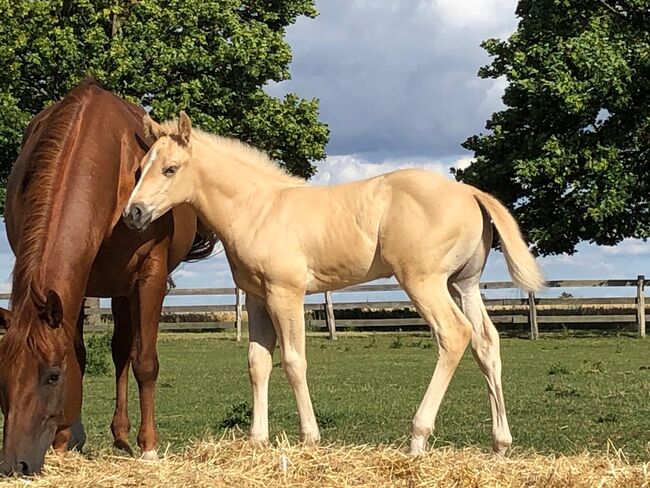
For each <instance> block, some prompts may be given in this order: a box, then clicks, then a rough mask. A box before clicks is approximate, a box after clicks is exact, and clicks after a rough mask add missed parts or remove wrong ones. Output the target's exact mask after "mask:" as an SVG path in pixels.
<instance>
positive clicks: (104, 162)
mask: <svg viewBox="0 0 650 488" xmlns="http://www.w3.org/2000/svg"><path fill="white" fill-rule="evenodd" d="M143 114H144V110H143V109H142V108H140V107H137V106H135V105H133V104H131V103H128V102H126V101H124V100H122V99H120V98H118V97H117V96H115V95H113V94H112V93H110V92H108V91H105V90H103V89H101V88H100V87H98V86H97V84H96V83H95V82H94V80H92V79H88V80H85V81H84V82H82V83H81V84H80V85H79V86H77V87H76V88H75V89H73V90H72V91H71V92H70V93H69V94H68V95H67V96H66V97H65V98H64V99H63V100H62V101H60V102H58V103H56V104H55V105H52V106H51V107H49V108H47V109H45V110H43V111H42V112H41V113H39V114H38V115H37V116H36V117H35V118H34V119H33V120H32V121H31V123H30V124H29V126H28V128H27V131H26V134H25V136H24V139H23V143H22V147H21V151H20V154H19V156H18V159H17V160H16V162H15V165H14V167H13V170H12V172H11V175H10V177H9V182H8V187H7V203H6V215H5V218H6V227H7V234H8V238H9V242H10V244H11V247H12V249H13V251H14V254H15V255H16V263H15V267H14V270H13V283H12V295H11V311H8V310H4V309H0V325H3V326H4V327H5V328H6V334H5V336H4V338H3V339H2V340H1V341H0V401H1V403H2V411H3V413H4V437H3V452H4V464H3V467H2V468H3V471H4V472H11V471H13V472H18V473H23V474H30V473H34V472H38V471H39V470H40V469H41V467H42V465H43V462H44V456H45V452H46V450H47V449H48V447H49V446H50V445H52V444H54V447H55V449H59V450H61V449H65V448H66V447H67V446H68V444H69V443H70V444H72V443H75V442H79V441H78V440H73V439H71V436H72V434H71V429H70V427H71V426H72V425H73V424H74V423H75V422H78V419H79V415H80V409H81V400H82V376H83V373H84V367H85V350H84V346H83V337H82V326H83V314H82V313H81V309H82V306H83V298H84V296H94V297H112V311H113V317H114V321H115V328H114V332H113V339H112V356H113V361H114V363H115V375H116V389H117V394H116V404H115V414H114V416H113V421H112V424H111V430H112V433H113V436H114V444H115V446H116V447H118V448H121V449H124V450H126V451H128V452H130V453H132V450H131V447H130V445H129V441H128V432H129V428H130V424H129V418H128V413H127V390H128V388H127V382H128V372H129V364H130V363H132V365H133V372H134V374H135V378H136V380H137V383H138V388H139V394H140V414H141V424H140V431H139V433H138V445H139V446H140V448H141V450H142V454H143V457H145V458H148V459H151V458H156V444H157V435H156V428H155V421H154V390H155V382H156V379H157V375H158V357H157V352H156V338H157V332H158V321H159V317H160V311H161V307H162V302H163V298H164V295H165V293H166V286H167V276H168V274H169V272H170V271H171V270H173V269H174V268H175V267H176V266H177V265H178V264H179V263H180V262H181V261H182V260H187V259H190V258H192V259H194V258H200V257H204V256H207V255H208V254H210V252H211V250H212V247H213V246H214V243H215V240H214V238H213V236H212V234H210V233H204V232H201V234H205V236H206V237H202V236H201V235H199V234H198V233H197V223H198V220H197V217H196V214H195V213H194V211H193V210H192V209H191V208H190V207H188V206H183V207H178V208H176V209H174V211H173V212H170V213H169V214H168V215H166V216H164V217H163V218H162V219H160V221H159V223H158V222H157V223H156V225H154V226H152V227H150V228H149V229H147V230H146V231H145V232H134V231H132V230H129V229H128V228H127V227H126V226H125V225H124V223H123V221H122V220H121V218H120V216H121V213H122V210H123V209H124V206H125V205H126V203H127V200H128V197H129V195H130V193H131V191H132V190H133V188H134V186H135V184H136V179H137V175H136V174H137V171H138V167H139V162H140V160H141V158H142V156H143V155H144V154H145V153H146V152H147V149H148V144H149V143H151V142H153V141H152V140H151V139H149V138H148V137H147V136H146V135H145V134H144V131H143V126H142V116H143ZM79 425H80V424H79Z"/></svg>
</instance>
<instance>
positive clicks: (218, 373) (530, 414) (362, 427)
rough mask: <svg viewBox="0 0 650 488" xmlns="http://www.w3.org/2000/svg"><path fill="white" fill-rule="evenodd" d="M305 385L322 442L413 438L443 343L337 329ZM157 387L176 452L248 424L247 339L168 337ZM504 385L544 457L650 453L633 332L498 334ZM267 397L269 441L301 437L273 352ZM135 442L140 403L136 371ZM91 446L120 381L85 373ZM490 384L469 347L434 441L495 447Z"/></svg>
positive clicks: (646, 383) (646, 375)
mask: <svg viewBox="0 0 650 488" xmlns="http://www.w3.org/2000/svg"><path fill="white" fill-rule="evenodd" d="M307 343H308V361H309V370H308V377H309V384H310V389H311V393H312V398H313V400H314V403H315V408H316V411H317V417H318V420H319V423H320V424H321V434H322V437H323V441H324V442H325V443H330V442H336V441H342V442H346V443H356V444H358V443H371V444H377V443H387V444H393V445H400V444H401V443H404V442H405V441H406V440H407V435H408V433H409V428H410V422H411V419H412V417H413V414H414V413H415V410H416V409H417V406H418V404H419V402H420V399H421V398H422V395H423V393H424V390H425V388H426V386H427V385H428V383H429V380H430V378H431V374H432V371H433V367H434V364H435V358H436V347H435V346H434V345H433V342H432V340H431V338H430V337H429V336H428V335H425V334H419V335H418V334H413V335H408V334H405V333H402V334H387V333H380V334H363V335H361V334H357V335H354V334H350V335H346V334H342V335H341V336H340V338H339V340H338V341H337V342H330V341H329V340H327V339H326V338H325V337H324V336H320V335H313V336H310V337H308V339H307ZM158 350H159V354H160V363H161V373H160V377H159V381H158V390H157V414H156V416H157V422H158V430H159V435H160V448H161V450H165V449H166V448H167V446H169V448H170V449H171V450H173V451H177V450H180V449H181V448H182V447H183V446H185V445H187V444H188V442H190V440H192V439H197V438H202V437H205V436H206V434H207V435H210V434H211V435H217V436H218V435H220V434H221V433H222V432H223V430H224V425H233V424H237V423H238V422H240V423H241V425H242V428H243V429H246V428H247V426H246V425H245V421H246V417H247V416H246V405H245V404H247V403H250V400H249V398H250V392H249V385H248V374H247V369H246V350H247V345H246V342H245V341H244V342H243V343H241V344H238V343H236V342H235V341H234V339H233V337H232V336H229V335H224V334H161V336H160V339H159V346H158ZM502 357H503V363H504V384H505V392H506V405H507V407H508V414H509V420H510V425H511V429H512V433H513V437H514V446H516V447H517V448H523V449H526V450H528V449H531V450H536V451H538V452H541V453H551V452H561V453H575V452H582V451H584V450H589V451H592V452H599V451H605V450H607V449H608V442H609V441H611V443H613V445H614V446H615V447H616V448H622V449H623V450H624V452H625V453H626V454H627V455H628V456H629V457H630V459H631V460H633V461H634V460H645V461H647V460H648V458H650V342H648V341H643V340H639V339H634V338H631V337H595V338H588V337H585V338H568V337H565V336H562V335H558V336H555V337H552V338H546V339H541V340H539V341H537V342H531V341H527V340H522V339H503V340H502ZM274 366H275V367H274V370H273V375H272V378H271V392H270V426H271V437H272V438H273V437H274V436H277V435H279V434H281V433H282V432H286V433H287V434H288V435H289V436H290V437H297V432H298V428H297V426H298V418H297V415H296V412H295V404H294V398H293V394H292V392H291V390H290V388H289V386H288V384H287V382H286V380H285V378H284V375H283V373H282V369H281V367H280V364H279V354H278V353H277V352H276V359H275V362H274ZM130 386H131V396H130V416H131V420H132V424H133V428H132V431H131V439H132V442H133V443H134V444H135V437H136V434H137V427H138V423H139V409H138V403H137V391H136V389H135V381H134V380H133V378H131V385H130ZM84 395H85V400H84V410H83V418H84V424H85V426H86V431H87V434H88V443H87V446H86V447H87V449H88V450H90V451H91V452H92V451H97V450H99V449H102V448H105V447H107V446H110V444H111V442H112V438H111V435H110V433H109V423H110V420H111V416H112V412H113V406H114V383H113V377H112V368H111V374H109V375H108V376H91V377H87V378H86V380H85V393H84ZM489 433H490V415H489V408H488V404H487V394H486V388H485V383H484V380H483V377H482V375H481V374H480V372H479V370H478V367H477V365H476V363H475V362H474V360H473V358H472V357H471V353H470V352H469V351H468V352H467V354H466V356H465V357H464V358H463V361H462V362H461V365H460V367H459V369H458V371H457V372H456V375H455V377H454V380H453V381H452V383H451V386H450V388H449V391H448V393H447V396H446V398H445V401H444V402H443V405H442V408H441V410H440V414H439V416H438V421H437V425H436V430H435V432H434V436H433V439H432V445H434V446H441V445H449V444H452V445H454V446H456V447H464V446H468V445H478V446H480V447H482V448H483V449H485V450H487V449H488V448H489V445H490V440H489Z"/></svg>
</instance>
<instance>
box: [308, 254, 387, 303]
mask: <svg viewBox="0 0 650 488" xmlns="http://www.w3.org/2000/svg"><path fill="white" fill-rule="evenodd" d="M392 275H393V273H392V271H391V269H390V268H389V267H388V266H387V265H386V264H385V263H384V262H383V261H382V260H381V258H380V257H379V253H378V252H377V253H375V254H374V255H373V256H371V257H365V259H364V256H362V255H360V256H357V259H354V260H349V261H346V262H344V261H339V262H329V263H327V262H326V263H324V265H320V266H318V267H314V268H310V269H308V271H307V279H306V290H307V294H312V293H322V292H325V291H333V290H340V289H341V288H346V287H348V286H353V285H358V284H360V283H367V282H368V281H373V280H377V279H380V278H389V277H391V276H392Z"/></svg>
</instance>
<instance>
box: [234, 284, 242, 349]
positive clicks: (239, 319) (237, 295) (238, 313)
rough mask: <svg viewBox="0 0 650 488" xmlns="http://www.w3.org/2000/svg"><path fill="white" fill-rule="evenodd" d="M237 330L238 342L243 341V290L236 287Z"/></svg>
mask: <svg viewBox="0 0 650 488" xmlns="http://www.w3.org/2000/svg"><path fill="white" fill-rule="evenodd" d="M235 330H236V331H237V342H241V290H240V289H239V288H235Z"/></svg>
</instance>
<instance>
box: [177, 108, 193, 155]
mask: <svg viewBox="0 0 650 488" xmlns="http://www.w3.org/2000/svg"><path fill="white" fill-rule="evenodd" d="M191 133H192V121H191V120H190V118H189V117H188V115H187V114H186V113H185V112H184V111H182V110H181V114H180V116H179V117H178V137H180V139H181V142H182V143H183V144H185V145H186V146H187V145H188V144H189V143H190V135H191Z"/></svg>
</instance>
